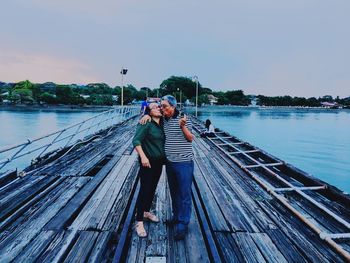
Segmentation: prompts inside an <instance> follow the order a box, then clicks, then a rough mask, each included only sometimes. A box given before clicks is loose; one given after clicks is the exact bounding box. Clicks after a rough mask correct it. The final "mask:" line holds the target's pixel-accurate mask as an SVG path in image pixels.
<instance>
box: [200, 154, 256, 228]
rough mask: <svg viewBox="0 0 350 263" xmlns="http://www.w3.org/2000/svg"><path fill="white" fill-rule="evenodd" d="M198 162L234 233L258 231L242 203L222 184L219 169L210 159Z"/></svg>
mask: <svg viewBox="0 0 350 263" xmlns="http://www.w3.org/2000/svg"><path fill="white" fill-rule="evenodd" d="M196 161H200V164H199V165H198V167H199V168H200V170H201V171H202V174H203V175H204V178H205V179H206V181H207V183H208V186H209V187H210V189H211V191H212V193H213V195H214V197H215V199H216V200H217V203H219V205H220V209H221V211H222V213H223V214H224V216H225V218H226V221H227V224H229V225H230V227H231V229H233V231H250V232H253V231H258V228H257V227H256V226H255V224H254V223H253V222H252V220H251V216H250V215H247V214H246V212H245V210H244V208H243V206H242V203H241V201H240V200H239V199H238V197H237V196H235V194H234V193H233V192H232V191H231V189H229V188H228V186H227V184H226V185H224V184H223V183H222V181H221V178H222V174H221V172H220V171H219V170H217V167H214V166H212V163H211V162H210V160H209V158H206V159H202V160H199V159H198V158H197V159H196ZM209 167H210V168H209ZM209 169H210V170H209Z"/></svg>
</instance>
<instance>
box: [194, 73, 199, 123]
mask: <svg viewBox="0 0 350 263" xmlns="http://www.w3.org/2000/svg"><path fill="white" fill-rule="evenodd" d="M193 78H194V80H195V81H196V117H198V77H197V76H193Z"/></svg>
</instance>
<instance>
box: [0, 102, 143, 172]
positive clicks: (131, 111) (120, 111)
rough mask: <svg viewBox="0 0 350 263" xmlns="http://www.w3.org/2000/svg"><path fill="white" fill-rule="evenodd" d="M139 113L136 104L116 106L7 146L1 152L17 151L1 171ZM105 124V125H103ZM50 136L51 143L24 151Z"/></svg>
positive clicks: (9, 157)
mask: <svg viewBox="0 0 350 263" xmlns="http://www.w3.org/2000/svg"><path fill="white" fill-rule="evenodd" d="M138 113H139V107H136V106H127V107H115V108H113V109H110V110H107V111H104V112H101V113H99V114H97V115H94V116H92V117H90V118H87V119H85V120H83V121H80V122H78V123H75V124H72V125H69V126H68V127H65V128H63V129H60V130H58V131H54V132H50V133H48V134H45V135H42V136H39V137H37V138H34V139H27V140H26V141H25V142H22V143H19V144H15V145H10V146H5V147H3V148H1V149H0V154H6V153H8V152H10V151H15V153H14V154H9V155H8V156H7V157H6V158H5V159H2V160H0V172H1V170H2V169H3V168H4V167H5V166H6V165H7V164H9V163H11V162H12V161H13V160H16V159H18V158H20V157H23V156H26V155H28V154H31V153H33V152H36V151H38V150H40V149H43V148H45V147H46V148H45V149H44V150H43V151H42V152H41V153H40V154H39V155H37V156H36V157H35V158H38V157H41V156H42V155H43V154H44V153H45V152H46V151H47V150H48V149H49V148H50V146H52V145H54V144H57V143H59V142H62V141H64V140H67V143H66V144H65V146H64V147H66V146H69V145H70V143H71V141H72V140H73V138H74V137H76V136H77V135H78V134H82V133H83V132H86V133H87V134H85V136H84V137H86V136H89V135H92V134H95V133H96V132H98V131H100V130H102V129H107V128H110V127H112V126H113V125H115V124H117V123H120V122H122V121H123V120H125V119H127V118H130V117H132V116H135V115H137V114H138ZM117 117H120V119H119V122H117V123H113V122H112V120H113V119H115V118H117ZM96 120H98V121H96ZM89 122H91V123H89ZM87 123H89V125H88V127H84V129H82V130H80V128H81V127H82V126H83V125H84V124H87ZM103 123H104V124H103ZM103 125H105V126H103ZM100 126H101V129H99V130H98V128H99V127H100ZM75 127H77V129H76V131H75V132H74V133H73V134H69V135H68V136H65V137H64V138H60V137H61V136H62V134H64V133H65V132H67V131H71V130H72V129H73V128H75ZM90 130H91V131H90ZM89 131H90V133H88V132H89ZM55 135H56V136H55ZM49 137H53V139H52V140H51V141H50V142H49V143H46V144H43V145H40V146H39V147H37V148H35V149H34V150H29V151H27V152H25V153H22V152H23V151H24V149H25V148H26V147H27V146H29V145H32V144H33V143H35V142H39V141H42V140H43V139H46V138H49ZM16 149H18V150H17V151H16ZM20 153H22V154H20Z"/></svg>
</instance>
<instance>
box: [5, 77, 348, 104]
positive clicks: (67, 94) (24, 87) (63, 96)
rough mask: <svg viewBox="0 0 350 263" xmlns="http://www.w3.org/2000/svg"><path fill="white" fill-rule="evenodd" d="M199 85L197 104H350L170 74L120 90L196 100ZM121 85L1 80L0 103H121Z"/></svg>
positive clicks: (131, 98) (136, 97)
mask: <svg viewBox="0 0 350 263" xmlns="http://www.w3.org/2000/svg"><path fill="white" fill-rule="evenodd" d="M197 88H198V104H199V105H203V104H211V103H214V104H217V105H241V106H247V105H250V104H251V101H252V100H254V101H256V104H257V105H261V106H263V105H264V106H303V107H319V106H321V103H322V102H337V103H338V104H339V105H344V106H346V107H350V97H348V98H343V99H340V98H339V97H336V98H333V97H332V96H323V97H319V98H315V97H312V98H303V97H291V96H274V97H269V96H264V95H258V96H254V95H245V94H244V92H243V91H242V90H229V91H225V92H224V91H213V90H211V89H210V88H207V87H203V86H202V85H201V83H200V82H198V83H196V82H195V81H193V80H192V79H191V78H188V77H182V76H171V77H169V78H167V79H166V80H164V81H162V83H161V84H160V85H159V87H157V88H150V87H141V88H139V89H138V88H136V87H134V86H133V85H130V84H129V85H126V86H125V87H124V88H123V89H124V91H123V95H124V104H130V103H133V102H135V101H140V100H142V99H144V98H145V97H162V96H164V95H166V94H171V95H173V96H175V97H176V98H177V100H178V101H179V102H180V101H181V102H182V103H183V102H185V101H187V102H190V103H192V104H193V103H195V99H196V90H197ZM120 95H121V87H120V86H115V87H110V86H109V85H108V84H106V83H90V84H87V85H77V84H71V85H64V84H56V83H53V82H46V83H32V82H30V81H29V80H25V81H21V82H18V83H4V82H0V103H1V102H2V101H3V100H8V101H9V102H10V103H12V104H43V103H44V104H65V105H113V104H117V105H119V104H120V97H121V96H120Z"/></svg>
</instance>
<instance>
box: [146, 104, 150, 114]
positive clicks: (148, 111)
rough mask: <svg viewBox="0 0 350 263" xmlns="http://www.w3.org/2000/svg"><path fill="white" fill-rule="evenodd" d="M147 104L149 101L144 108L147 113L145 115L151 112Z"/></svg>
mask: <svg viewBox="0 0 350 263" xmlns="http://www.w3.org/2000/svg"><path fill="white" fill-rule="evenodd" d="M149 105H151V103H150V104H148V105H147V106H146V108H145V114H147V115H150V113H151V109H150V108H149Z"/></svg>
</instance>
